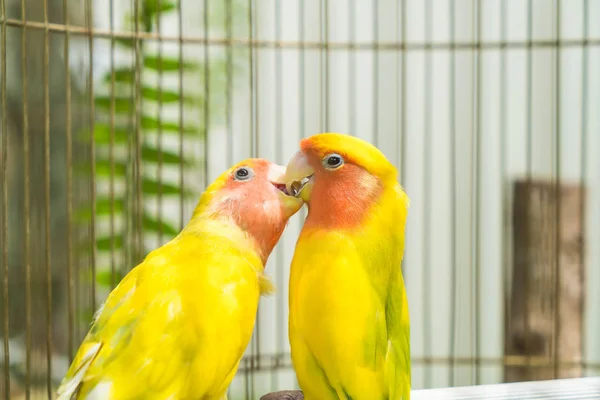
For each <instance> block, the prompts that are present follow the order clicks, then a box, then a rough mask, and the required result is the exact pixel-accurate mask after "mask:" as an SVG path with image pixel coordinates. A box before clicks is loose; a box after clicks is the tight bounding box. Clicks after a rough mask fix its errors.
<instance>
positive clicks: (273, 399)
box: [260, 390, 304, 400]
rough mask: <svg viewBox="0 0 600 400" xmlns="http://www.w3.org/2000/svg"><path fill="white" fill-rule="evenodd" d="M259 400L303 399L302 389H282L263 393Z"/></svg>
mask: <svg viewBox="0 0 600 400" xmlns="http://www.w3.org/2000/svg"><path fill="white" fill-rule="evenodd" d="M260 400H304V394H302V390H282V391H280V392H273V393H268V394H265V395H264V396H262V397H261V398H260Z"/></svg>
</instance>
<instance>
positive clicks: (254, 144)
mask: <svg viewBox="0 0 600 400" xmlns="http://www.w3.org/2000/svg"><path fill="white" fill-rule="evenodd" d="M254 29H255V28H254V0H248V39H249V46H250V47H249V49H248V50H249V59H248V63H249V66H250V153H251V157H256V155H257V154H258V137H257V121H256V98H257V96H258V93H257V92H258V90H257V88H256V86H257V83H256V76H255V72H256V65H255V64H256V60H255V57H256V56H255V54H254V51H255V49H254V43H253V42H254V36H255V30H254Z"/></svg>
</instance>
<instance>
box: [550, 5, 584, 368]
mask: <svg viewBox="0 0 600 400" xmlns="http://www.w3.org/2000/svg"><path fill="white" fill-rule="evenodd" d="M555 4H556V11H555V12H556V15H555V18H556V20H555V23H556V49H555V54H554V57H555V60H554V62H555V69H556V71H555V73H556V76H555V80H554V84H555V86H556V89H555V90H556V95H555V96H556V98H555V100H554V118H555V120H554V125H555V126H554V135H555V142H554V143H555V146H554V149H553V150H554V157H553V159H554V161H555V162H554V168H553V169H554V174H555V175H554V178H555V184H554V190H556V208H555V219H554V220H555V221H556V230H555V238H554V252H555V253H554V268H555V272H554V274H555V275H554V276H555V278H554V295H555V296H554V302H555V303H554V313H555V314H554V326H553V332H552V336H553V341H552V342H553V343H552V345H553V349H554V351H553V352H552V355H553V357H552V358H553V364H554V378H555V379H556V378H558V376H559V371H560V368H559V366H560V354H559V353H558V351H559V349H558V343H559V337H558V335H559V332H560V321H561V318H560V311H559V307H560V302H561V300H560V298H561V290H560V280H561V271H560V267H561V262H560V254H561V251H560V250H561V246H560V235H561V225H562V224H561V221H560V219H561V202H562V196H561V191H560V187H561V179H560V166H561V159H560V145H561V140H560V131H561V130H560V123H561V119H560V112H561V109H560V106H561V99H560V96H561V88H560V85H561V76H560V74H561V68H560V50H561V49H560V48H561V46H562V44H561V32H560V0H556V3H555ZM581 197H583V196H581ZM582 226H583V224H582Z"/></svg>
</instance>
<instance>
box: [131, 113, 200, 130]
mask: <svg viewBox="0 0 600 400" xmlns="http://www.w3.org/2000/svg"><path fill="white" fill-rule="evenodd" d="M159 127H160V128H161V131H162V132H163V133H177V134H179V130H180V129H179V124H178V123H176V122H168V121H163V120H161V121H160V124H159V123H158V119H156V118H153V117H149V116H147V115H144V116H142V129H144V130H158V128H159ZM198 130H199V129H198V128H197V127H193V126H185V127H184V128H183V133H184V134H194V133H197V132H198Z"/></svg>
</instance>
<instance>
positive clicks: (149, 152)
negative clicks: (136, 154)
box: [142, 145, 190, 165]
mask: <svg viewBox="0 0 600 400" xmlns="http://www.w3.org/2000/svg"><path fill="white" fill-rule="evenodd" d="M161 153H162V163H163V164H166V165H179V164H182V163H183V164H184V165H186V164H187V165H189V164H190V163H189V162H188V161H186V160H182V159H181V157H179V154H177V153H173V152H170V151H166V150H164V149H163V150H162V151H160V152H159V151H158V149H157V148H155V147H150V146H147V145H144V146H142V160H144V161H146V162H153V163H158V160H159V154H161Z"/></svg>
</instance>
